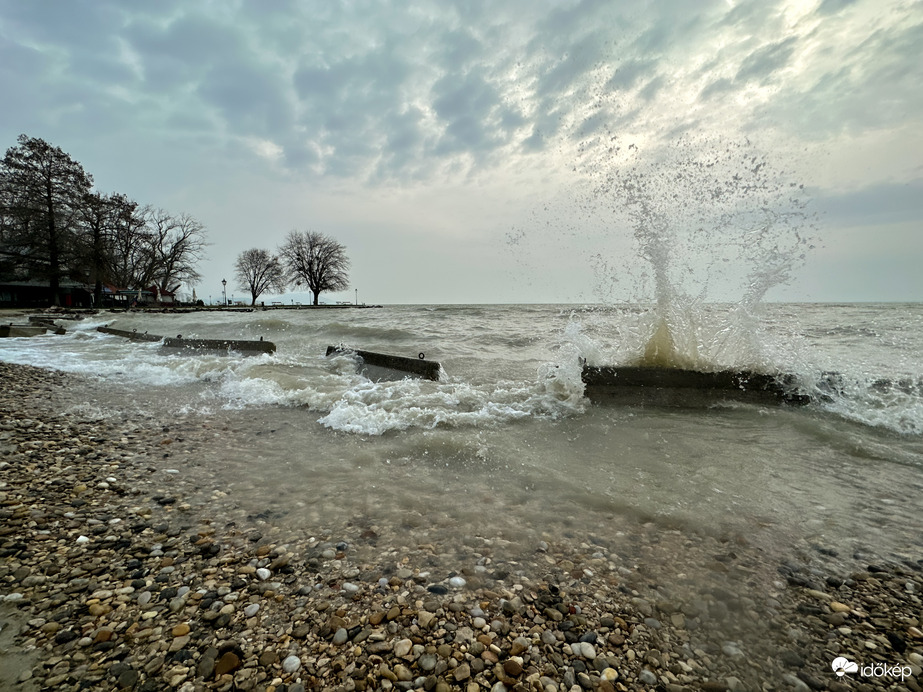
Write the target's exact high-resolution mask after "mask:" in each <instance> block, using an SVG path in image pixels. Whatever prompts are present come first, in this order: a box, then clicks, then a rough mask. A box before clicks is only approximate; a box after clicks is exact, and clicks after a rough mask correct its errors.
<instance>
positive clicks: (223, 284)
mask: <svg viewBox="0 0 923 692" xmlns="http://www.w3.org/2000/svg"><path fill="white" fill-rule="evenodd" d="M221 295H223V296H224V307H227V306H228V282H227V279H221Z"/></svg>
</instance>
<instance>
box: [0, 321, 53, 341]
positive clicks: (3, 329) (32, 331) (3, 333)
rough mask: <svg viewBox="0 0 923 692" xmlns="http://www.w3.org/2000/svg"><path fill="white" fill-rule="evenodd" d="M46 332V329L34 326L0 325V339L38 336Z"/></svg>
mask: <svg viewBox="0 0 923 692" xmlns="http://www.w3.org/2000/svg"><path fill="white" fill-rule="evenodd" d="M47 331H48V327H45V326H42V325H34V324H0V338H2V337H17V336H39V335H41V334H44V333H45V332H47Z"/></svg>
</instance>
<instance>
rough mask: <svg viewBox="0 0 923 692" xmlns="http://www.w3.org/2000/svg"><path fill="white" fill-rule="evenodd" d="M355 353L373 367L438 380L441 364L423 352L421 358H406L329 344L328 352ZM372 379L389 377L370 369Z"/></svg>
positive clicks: (328, 353) (364, 363)
mask: <svg viewBox="0 0 923 692" xmlns="http://www.w3.org/2000/svg"><path fill="white" fill-rule="evenodd" d="M334 353H339V354H355V355H356V356H358V357H359V358H360V359H361V360H362V364H363V366H372V368H386V369H387V370H397V371H399V372H401V373H409V374H411V375H416V376H418V377H422V378H424V379H427V380H433V381H438V380H439V371H440V369H441V366H440V365H439V363H437V362H436V361H434V360H426V359H425V358H423V354H422V353H421V354H420V357H419V358H405V357H404V356H391V355H387V354H385V353H372V352H371V351H360V350H358V349H352V348H347V347H345V346H328V347H327V354H326V355H328V356H329V355H331V354H334ZM370 374H371V375H376V376H375V377H370V379H387V377H386V374H387V373H378V374H376V373H375V371H374V370H370Z"/></svg>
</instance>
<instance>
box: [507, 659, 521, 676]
mask: <svg viewBox="0 0 923 692" xmlns="http://www.w3.org/2000/svg"><path fill="white" fill-rule="evenodd" d="M503 671H504V672H505V673H506V674H507V675H509V676H510V677H512V678H515V677H519V676H520V675H522V664H521V663H519V661H517V660H515V659H512V658H509V659H507V660H506V661H504V662H503Z"/></svg>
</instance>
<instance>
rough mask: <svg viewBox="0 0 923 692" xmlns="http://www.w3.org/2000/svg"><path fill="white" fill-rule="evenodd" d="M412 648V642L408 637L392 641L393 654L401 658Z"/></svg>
mask: <svg viewBox="0 0 923 692" xmlns="http://www.w3.org/2000/svg"><path fill="white" fill-rule="evenodd" d="M412 648H413V642H412V641H410V640H409V639H399V640H398V641H396V642H395V643H394V655H395V656H398V657H400V658H403V657H404V656H406V655H407V654H409V653H410V650H411V649H412Z"/></svg>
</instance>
